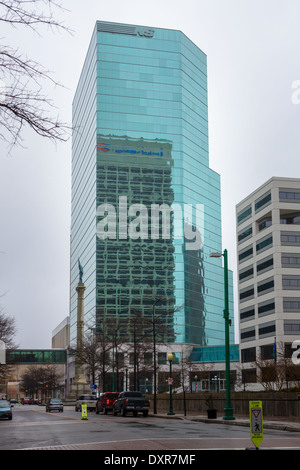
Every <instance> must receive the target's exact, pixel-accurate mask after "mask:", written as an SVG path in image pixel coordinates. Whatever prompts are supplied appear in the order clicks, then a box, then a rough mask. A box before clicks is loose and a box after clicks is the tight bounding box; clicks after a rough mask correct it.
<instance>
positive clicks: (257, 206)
mask: <svg viewBox="0 0 300 470" xmlns="http://www.w3.org/2000/svg"><path fill="white" fill-rule="evenodd" d="M270 202H271V193H269V194H267V195H266V196H263V197H262V198H261V199H259V200H258V201H257V202H256V203H255V212H258V210H260V209H262V207H263V206H266V205H267V204H270Z"/></svg>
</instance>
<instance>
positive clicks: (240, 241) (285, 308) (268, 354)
mask: <svg viewBox="0 0 300 470" xmlns="http://www.w3.org/2000/svg"><path fill="white" fill-rule="evenodd" d="M236 218H237V252H238V253H237V254H238V257H237V259H238V292H239V327H240V328H239V330H240V341H239V342H240V357H241V365H242V372H243V381H244V383H246V384H247V383H251V382H252V383H253V382H256V380H257V379H256V374H257V373H258V369H257V367H256V366H255V362H257V361H261V360H272V359H273V360H275V357H274V352H275V350H274V344H275V345H276V354H277V356H276V357H277V359H278V357H279V354H282V352H283V351H285V357H291V356H292V352H293V350H292V348H291V346H292V343H293V341H294V340H300V179H297V178H276V177H273V178H271V179H270V180H269V181H267V182H266V183H265V184H263V185H262V186H261V187H260V188H258V189H257V190H256V191H254V192H253V193H252V194H250V195H249V196H248V197H247V198H245V199H244V200H243V201H241V202H240V203H239V204H237V206H236Z"/></svg>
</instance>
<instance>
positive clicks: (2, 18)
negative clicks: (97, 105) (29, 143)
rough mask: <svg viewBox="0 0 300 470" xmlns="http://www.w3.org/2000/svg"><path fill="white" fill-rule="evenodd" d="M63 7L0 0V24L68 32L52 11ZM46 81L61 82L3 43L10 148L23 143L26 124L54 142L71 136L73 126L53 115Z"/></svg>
mask: <svg viewBox="0 0 300 470" xmlns="http://www.w3.org/2000/svg"><path fill="white" fill-rule="evenodd" d="M61 9H62V7H61V5H60V4H58V3H57V2H56V1H55V0H5V1H0V23H1V22H2V23H6V24H9V25H11V26H12V27H14V28H16V27H19V26H25V27H29V28H31V29H32V30H33V31H34V32H35V33H38V27H39V26H41V25H42V26H47V27H49V28H52V29H53V28H56V29H58V30H65V31H67V30H68V29H67V28H66V27H65V26H64V25H63V23H62V22H60V21H57V20H56V19H55V17H54V14H53V10H61ZM45 10H46V12H45ZM44 80H46V81H48V82H49V81H50V82H52V83H53V84H54V85H55V86H56V85H59V83H58V82H56V81H55V80H54V79H53V78H52V77H51V74H50V72H49V71H47V70H45V69H44V68H43V67H42V66H41V65H40V64H39V63H37V62H36V61H34V60H32V59H28V58H27V57H26V56H24V55H23V54H21V53H20V52H19V50H17V49H14V48H13V47H10V46H9V45H0V138H1V139H2V140H4V141H6V142H8V144H9V146H10V149H11V148H12V147H13V146H14V145H16V144H21V142H22V140H23V139H22V130H23V128H24V126H25V125H28V126H29V127H30V128H31V129H33V130H34V131H35V132H36V133H37V134H39V135H40V136H42V137H46V138H49V139H50V140H52V141H54V142H57V141H66V140H67V139H68V138H69V130H70V127H69V126H68V125H67V124H65V123H62V122H61V121H60V119H59V117H53V116H52V111H53V108H54V105H53V103H52V101H51V100H50V99H48V98H47V96H45V95H44V94H43V92H42V85H41V82H42V81H44Z"/></svg>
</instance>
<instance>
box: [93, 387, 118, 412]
mask: <svg viewBox="0 0 300 470" xmlns="http://www.w3.org/2000/svg"><path fill="white" fill-rule="evenodd" d="M101 395H102V396H100V397H99V398H98V400H97V402H96V414H99V412H100V411H101V412H102V411H104V414H107V413H108V412H109V411H112V409H113V404H114V402H115V401H116V399H117V398H118V396H119V392H105V393H102V394H101Z"/></svg>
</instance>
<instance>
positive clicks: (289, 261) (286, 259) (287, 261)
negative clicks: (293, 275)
mask: <svg viewBox="0 0 300 470" xmlns="http://www.w3.org/2000/svg"><path fill="white" fill-rule="evenodd" d="M281 264H282V266H284V265H289V266H290V267H297V268H298V267H299V265H300V256H297V255H290V256H287V255H282V256H281Z"/></svg>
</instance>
